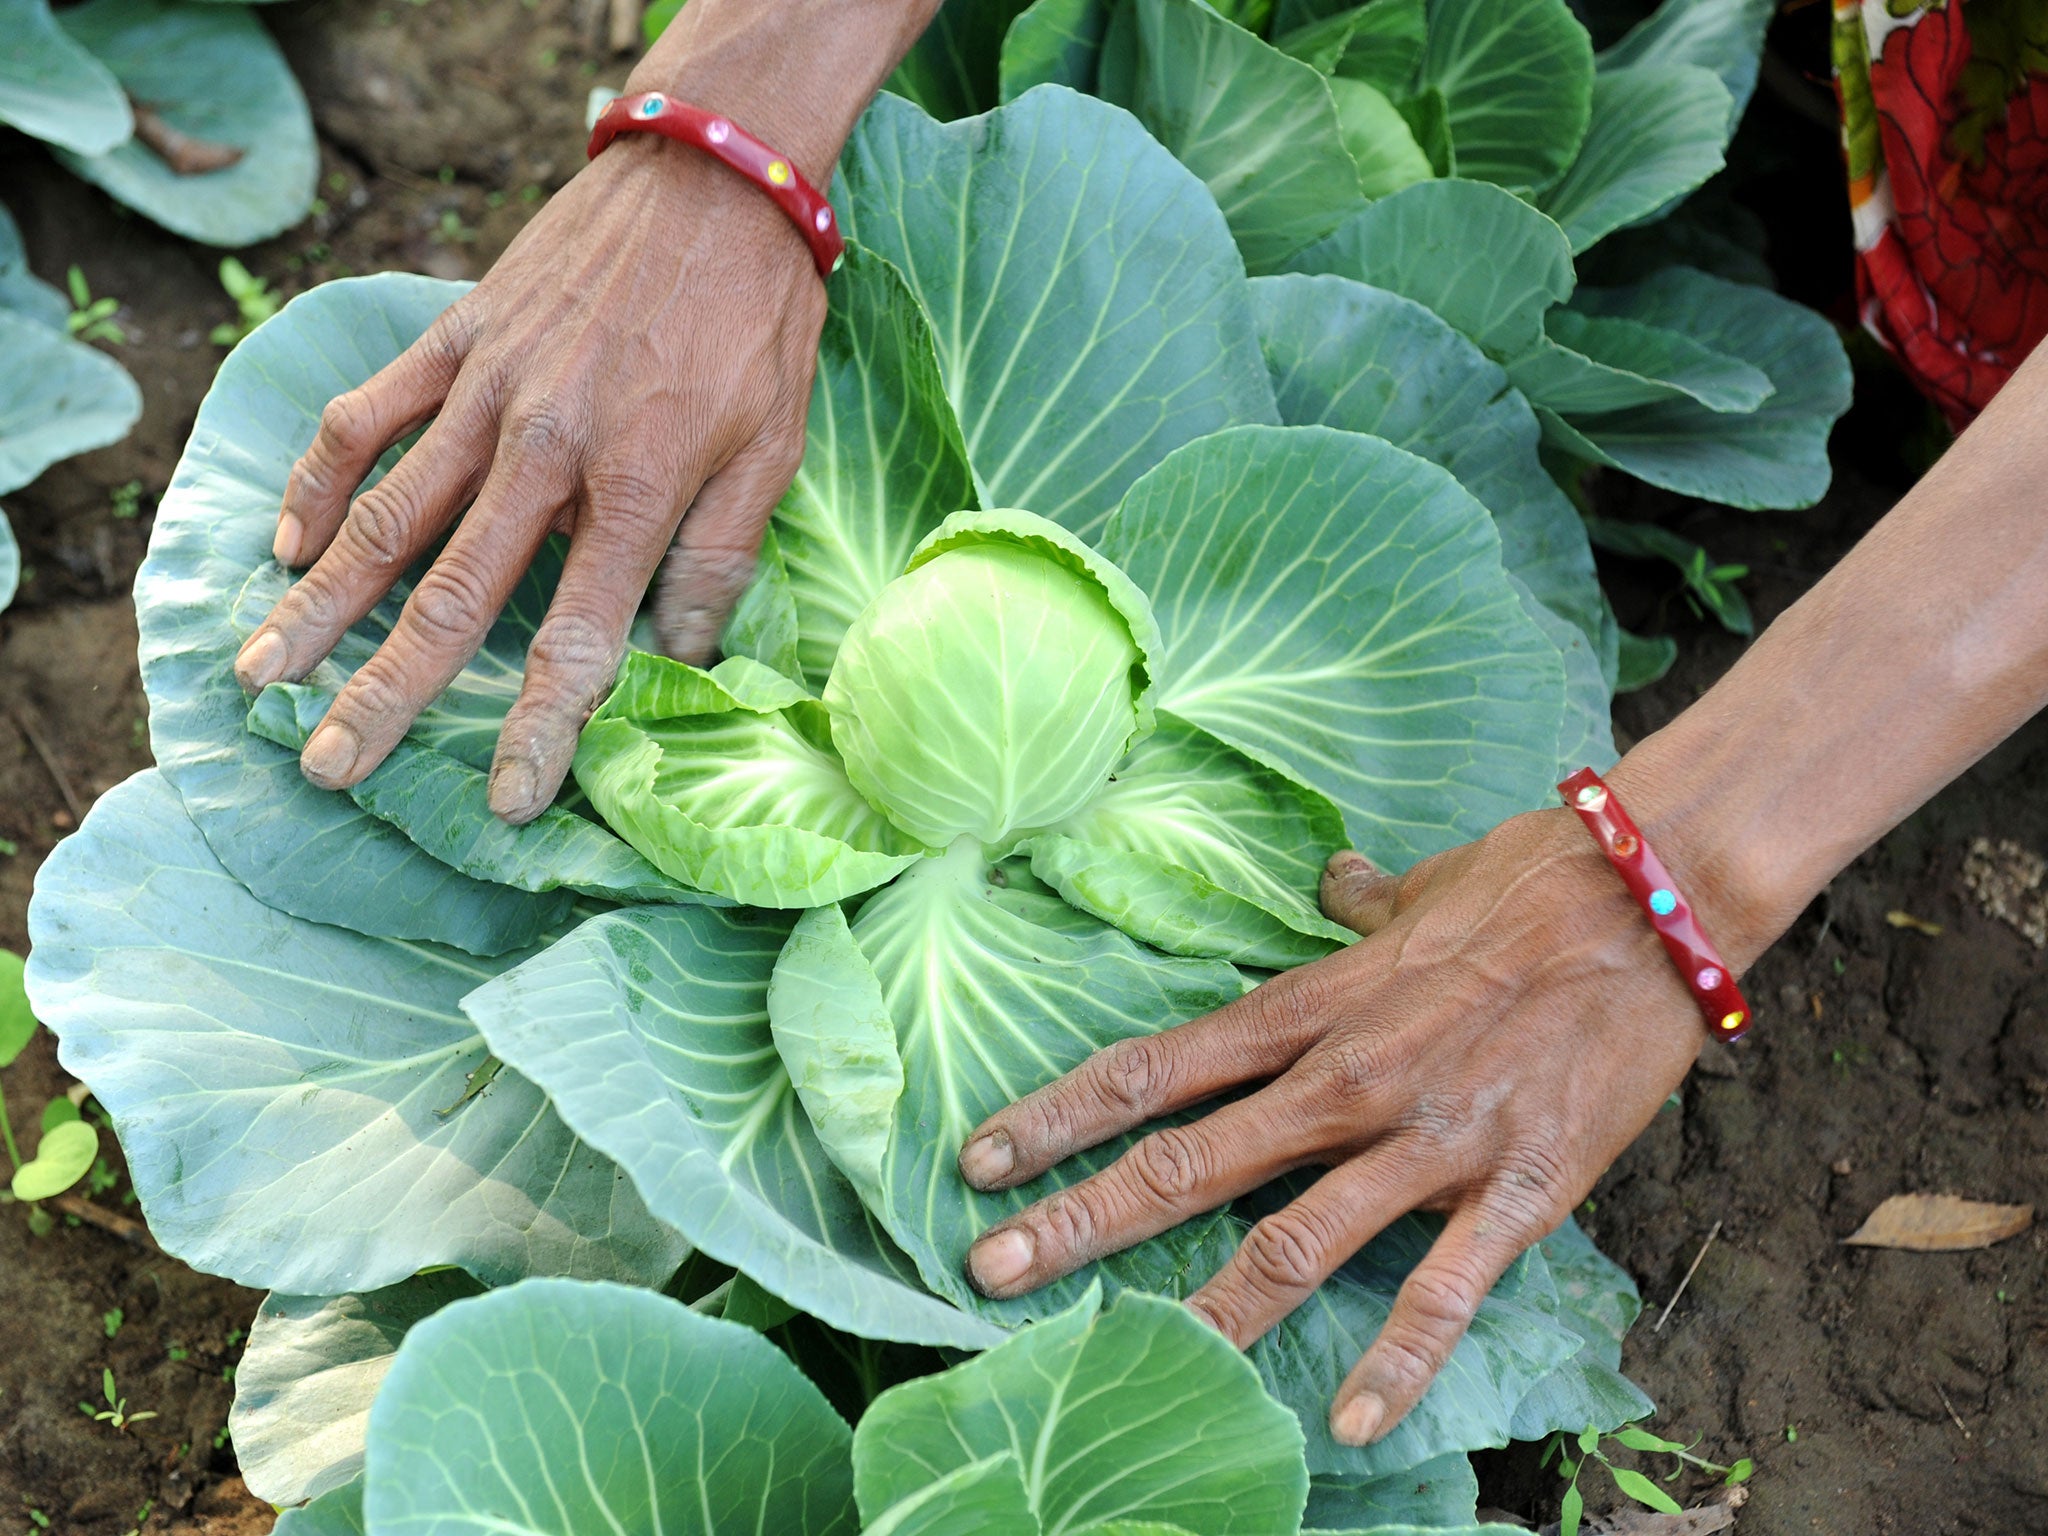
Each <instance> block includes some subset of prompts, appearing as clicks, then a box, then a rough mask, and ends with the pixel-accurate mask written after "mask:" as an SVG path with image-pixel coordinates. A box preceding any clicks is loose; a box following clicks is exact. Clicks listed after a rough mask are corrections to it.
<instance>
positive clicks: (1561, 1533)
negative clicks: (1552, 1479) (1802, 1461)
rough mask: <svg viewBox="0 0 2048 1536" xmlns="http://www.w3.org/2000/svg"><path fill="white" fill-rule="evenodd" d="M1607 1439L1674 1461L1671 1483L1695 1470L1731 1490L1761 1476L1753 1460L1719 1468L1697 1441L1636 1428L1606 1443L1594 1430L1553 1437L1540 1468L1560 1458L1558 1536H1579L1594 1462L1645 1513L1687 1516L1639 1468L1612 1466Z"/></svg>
mask: <svg viewBox="0 0 2048 1536" xmlns="http://www.w3.org/2000/svg"><path fill="white" fill-rule="evenodd" d="M1603 1438H1605V1439H1606V1440H1607V1441H1609V1442H1610V1443H1611V1444H1614V1445H1619V1446H1621V1447H1623V1448H1624V1449H1626V1450H1631V1451H1641V1452H1643V1453H1645V1454H1648V1455H1653V1456H1670V1457H1672V1458H1674V1460H1673V1463H1672V1467H1671V1471H1670V1473H1669V1475H1667V1476H1666V1477H1665V1479H1664V1481H1665V1482H1667V1483H1668V1482H1671V1481H1673V1480H1674V1479H1675V1478H1677V1476H1678V1475H1679V1474H1680V1473H1681V1472H1683V1471H1684V1470H1685V1469H1686V1468H1687V1467H1689V1466H1690V1467H1697V1468H1699V1469H1700V1470H1701V1471H1702V1472H1713V1473H1718V1474H1720V1477H1721V1481H1722V1483H1723V1485H1724V1486H1726V1487H1729V1488H1733V1487H1734V1486H1735V1485H1736V1484H1738V1483H1744V1482H1747V1481H1748V1480H1749V1477H1750V1474H1751V1473H1753V1472H1755V1471H1756V1464H1755V1463H1754V1462H1752V1461H1751V1460H1750V1459H1749V1458H1748V1457H1747V1456H1744V1457H1743V1458H1741V1459H1740V1460H1739V1461H1737V1462H1736V1463H1735V1464H1734V1465H1733V1466H1726V1467H1724V1466H1722V1465H1721V1464H1720V1463H1719V1462H1715V1461H1708V1460H1707V1459H1706V1458H1705V1457H1703V1456H1695V1455H1694V1454H1693V1445H1698V1444H1699V1442H1698V1441H1697V1440H1695V1441H1694V1442H1693V1445H1680V1444H1679V1443H1678V1442H1677V1441H1676V1440H1666V1439H1663V1438H1661V1437H1660V1436H1657V1435H1653V1434H1651V1433H1650V1432H1649V1431H1648V1430H1646V1429H1644V1428H1642V1427H1641V1426H1640V1425H1635V1424H1630V1425H1626V1426H1624V1427H1623V1428H1621V1429H1618V1430H1616V1431H1615V1432H1614V1433H1613V1434H1611V1435H1607V1436H1605V1437H1603V1436H1602V1435H1601V1434H1600V1432H1599V1431H1598V1430H1597V1429H1595V1428H1594V1427H1593V1426H1592V1425H1590V1424H1589V1425H1587V1426H1586V1427H1585V1428H1584V1429H1583V1430H1581V1431H1580V1432H1579V1433H1578V1435H1577V1436H1576V1437H1573V1436H1570V1435H1564V1434H1558V1435H1553V1436H1552V1437H1551V1440H1550V1443H1549V1444H1548V1445H1546V1446H1545V1447H1544V1448H1543V1459H1542V1461H1541V1462H1539V1463H1538V1465H1540V1466H1546V1467H1547V1466H1549V1465H1550V1459H1551V1457H1553V1456H1555V1457H1556V1458H1557V1470H1558V1475H1559V1476H1561V1477H1563V1478H1565V1479H1566V1484H1565V1490H1564V1503H1563V1506H1562V1508H1561V1509H1560V1510H1559V1513H1558V1525H1557V1536H1578V1530H1579V1522H1580V1520H1581V1519H1583V1518H1584V1516H1585V1513H1586V1496H1585V1495H1584V1494H1583V1493H1581V1492H1579V1474H1580V1473H1582V1472H1584V1471H1585V1470H1586V1464H1587V1463H1588V1462H1595V1461H1597V1462H1598V1463H1600V1465H1601V1466H1603V1467H1605V1468H1606V1469H1607V1473H1608V1475H1609V1476H1610V1477H1612V1478H1613V1479H1614V1486H1615V1487H1616V1488H1618V1489H1620V1490H1621V1492H1622V1494H1623V1496H1624V1497H1626V1498H1629V1499H1632V1500H1634V1501H1635V1502H1636V1503H1638V1504H1640V1505H1642V1506H1643V1507H1644V1508H1645V1509H1653V1510H1656V1511H1657V1512H1658V1513H1659V1514H1666V1515H1677V1514H1683V1513H1684V1511H1683V1510H1682V1509H1681V1508H1680V1507H1679V1503H1678V1501H1677V1500H1676V1499H1674V1498H1672V1497H1671V1495H1670V1494H1668V1493H1666V1492H1665V1491H1664V1490H1663V1489H1662V1488H1659V1487H1658V1486H1657V1485H1656V1483H1654V1482H1653V1481H1651V1480H1650V1478H1648V1477H1647V1476H1645V1475H1644V1474H1643V1473H1641V1472H1638V1471H1636V1470H1635V1469H1634V1468H1633V1467H1617V1466H1616V1465H1615V1464H1614V1463H1613V1462H1612V1461H1610V1460H1609V1459H1608V1457H1607V1453H1606V1452H1605V1451H1603V1450H1601V1449H1600V1442H1601V1440H1602V1439H1603ZM1574 1448H1576V1449H1577V1452H1578V1454H1577V1455H1576V1456H1574V1455H1573V1454H1572V1451H1573V1449H1574Z"/></svg>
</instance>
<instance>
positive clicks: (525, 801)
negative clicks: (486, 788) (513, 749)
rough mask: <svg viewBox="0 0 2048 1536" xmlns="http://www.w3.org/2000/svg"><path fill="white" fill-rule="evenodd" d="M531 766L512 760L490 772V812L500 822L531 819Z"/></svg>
mask: <svg viewBox="0 0 2048 1536" xmlns="http://www.w3.org/2000/svg"><path fill="white" fill-rule="evenodd" d="M534 788H535V779H534V773H533V765H532V764H531V763H528V762H523V761H521V760H520V759H518V758H514V759H512V760H511V761H509V762H504V763H500V764H499V765H498V766H497V767H496V768H495V769H493V770H492V772H491V811H492V813H493V814H494V815H496V816H497V817H498V818H499V819H500V820H502V821H510V822H519V821H531V820H532V819H533V815H532V812H533V795H534Z"/></svg>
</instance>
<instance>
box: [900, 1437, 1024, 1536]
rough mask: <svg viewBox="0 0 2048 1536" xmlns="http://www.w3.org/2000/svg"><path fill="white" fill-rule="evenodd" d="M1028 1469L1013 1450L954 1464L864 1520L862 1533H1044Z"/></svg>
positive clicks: (980, 1535) (940, 1535) (904, 1535)
mask: <svg viewBox="0 0 2048 1536" xmlns="http://www.w3.org/2000/svg"><path fill="white" fill-rule="evenodd" d="M1044 1529H1045V1527H1044V1526H1043V1525H1042V1524H1040V1522H1039V1519H1038V1516H1037V1515H1035V1514H1033V1513H1032V1511H1031V1494H1030V1491H1029V1490H1028V1489H1027V1488H1025V1486H1024V1468H1023V1466H1022V1465H1021V1464H1020V1463H1019V1462H1018V1460H1017V1458H1016V1456H1015V1455H1014V1454H1012V1453H1011V1452H1009V1451H1000V1452H998V1453H997V1454H995V1455H993V1456H984V1457H982V1458H981V1460H979V1461H970V1462H966V1463H964V1464H962V1465H960V1466H957V1467H954V1468H953V1469H952V1470H951V1471H949V1472H947V1473H946V1474H945V1476H943V1477H939V1478H935V1479H934V1480H932V1481H931V1482H928V1483H926V1484H924V1485H923V1486H922V1487H920V1488H918V1489H916V1491H914V1492H912V1493H910V1494H907V1495H906V1496H904V1497H903V1498H901V1499H899V1500H897V1502H895V1503H894V1504H891V1505H890V1506H889V1507H888V1508H887V1509H886V1510H884V1511H883V1512H882V1513H881V1514H880V1515H878V1516H876V1517H875V1518H873V1519H870V1520H867V1521H865V1522H864V1523H863V1524H862V1526H861V1530H862V1532H863V1533H864V1536H959V1533H960V1532H963V1531H972V1532H974V1533H975V1536H1040V1533H1041V1532H1042V1531H1043V1530H1044Z"/></svg>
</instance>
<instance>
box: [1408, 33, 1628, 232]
mask: <svg viewBox="0 0 2048 1536" xmlns="http://www.w3.org/2000/svg"><path fill="white" fill-rule="evenodd" d="M1417 82H1418V84H1419V85H1420V86H1421V87H1422V88H1424V89H1427V90H1434V91H1436V92H1437V93H1438V94H1440V95H1441V96H1442V97H1443V100H1444V107H1445V111H1446V113H1447V115H1448V119H1449V125H1450V131H1451V142H1452V144H1453V145H1454V146H1455V147H1456V151H1457V157H1458V173H1459V174H1460V175H1461V176H1469V177H1471V178H1473V179H1474V180H1475V181H1491V182H1495V183H1497V184H1499V185H1500V186H1504V187H1510V188H1513V189H1514V190H1516V191H1536V190H1540V189H1542V188H1544V187H1547V186H1549V185H1550V184H1551V183H1552V182H1554V181H1556V180H1557V178H1558V177H1559V176H1560V175H1561V174H1562V173H1563V171H1564V169H1565V167H1566V166H1568V165H1570V164H1571V163H1572V158H1573V157H1574V156H1575V155H1577V154H1578V152H1579V143H1580V141H1581V140H1582V139H1584V138H1585V136H1586V123H1587V120H1588V118H1589V116H1590V114H1591V109H1592V95H1593V41H1592V39H1591V38H1589V37H1588V36H1587V35H1586V29H1585V28H1584V27H1582V26H1580V25H1579V20H1578V18H1577V17H1576V16H1574V15H1573V14H1572V11H1571V7H1570V6H1569V5H1568V4H1566V3H1565V0H1430V6H1429V39H1428V44H1427V46H1426V47H1425V48H1424V50H1423V55H1422V66H1421V70H1420V72H1419V74H1418V75H1417ZM1486 254H1487V255H1489V256H1491V257H1493V258H1494V259H1496V260H1499V259H1502V257H1503V253H1501V252H1497V251H1494V252H1487V253H1486Z"/></svg>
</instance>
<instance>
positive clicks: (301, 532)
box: [270, 512, 306, 565]
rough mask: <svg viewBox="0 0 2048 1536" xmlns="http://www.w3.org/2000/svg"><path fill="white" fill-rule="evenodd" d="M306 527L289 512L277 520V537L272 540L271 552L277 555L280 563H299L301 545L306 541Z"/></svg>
mask: <svg viewBox="0 0 2048 1536" xmlns="http://www.w3.org/2000/svg"><path fill="white" fill-rule="evenodd" d="M305 537H306V529H305V525H304V524H303V523H301V522H300V521H299V520H298V518H296V517H294V516H293V515H292V514H291V513H289V512H287V513H285V514H284V515H283V516H281V517H280V518H278V520H277V537H276V538H274V539H272V540H271V541H270V552H271V554H272V555H274V556H276V557H277V563H278V564H279V565H297V564H298V563H299V545H300V544H301V543H303V542H304V541H305Z"/></svg>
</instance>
